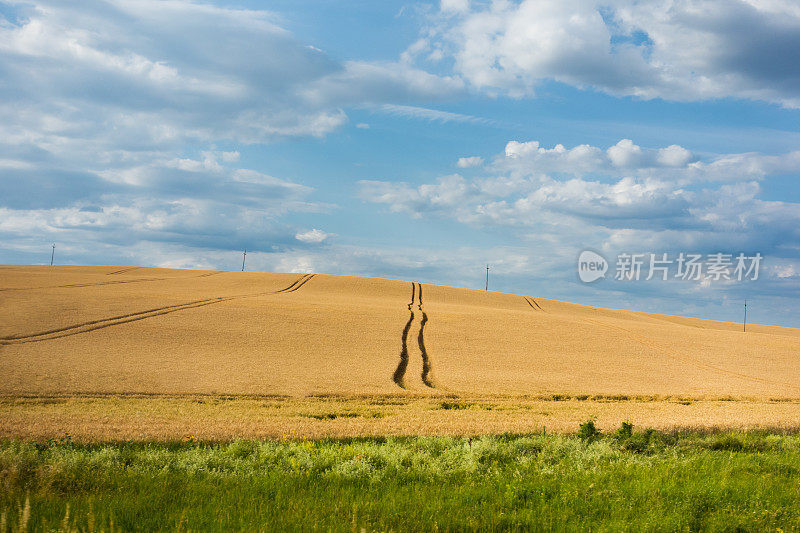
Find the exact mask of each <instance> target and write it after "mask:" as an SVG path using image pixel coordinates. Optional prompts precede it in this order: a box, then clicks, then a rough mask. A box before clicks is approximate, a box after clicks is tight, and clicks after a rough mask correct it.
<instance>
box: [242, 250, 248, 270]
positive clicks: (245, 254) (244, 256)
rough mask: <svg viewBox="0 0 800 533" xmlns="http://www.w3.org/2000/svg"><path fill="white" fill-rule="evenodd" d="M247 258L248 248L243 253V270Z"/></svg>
mask: <svg viewBox="0 0 800 533" xmlns="http://www.w3.org/2000/svg"><path fill="white" fill-rule="evenodd" d="M246 259H247V248H245V249H244V255H242V272H244V262H245V260H246Z"/></svg>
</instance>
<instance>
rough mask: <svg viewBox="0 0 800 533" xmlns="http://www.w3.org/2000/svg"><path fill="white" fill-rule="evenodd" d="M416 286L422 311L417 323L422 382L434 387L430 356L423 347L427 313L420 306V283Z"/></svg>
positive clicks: (420, 303) (420, 302)
mask: <svg viewBox="0 0 800 533" xmlns="http://www.w3.org/2000/svg"><path fill="white" fill-rule="evenodd" d="M417 287H419V299H418V301H419V305H418V307H419V310H420V311H421V312H422V320H421V321H420V323H419V335H418V336H417V342H418V343H419V352H420V353H421V354H422V376H421V377H422V382H423V383H424V384H425V386H426V387H430V388H432V389H433V388H436V386H435V385H434V384H433V376H432V375H431V372H432V370H433V368H432V365H431V358H430V356H429V355H428V350H427V349H425V324H427V323H428V314H427V313H426V312H425V310H424V309H423V308H422V283H417Z"/></svg>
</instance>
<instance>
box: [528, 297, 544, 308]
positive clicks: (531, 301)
mask: <svg viewBox="0 0 800 533" xmlns="http://www.w3.org/2000/svg"><path fill="white" fill-rule="evenodd" d="M523 298H525V301H526V302H527V303H528V305H530V306H531V308H532V309H533V310H534V311H544V309H542V307H541V306H540V305H539V303H538V302H537V301H536V300H534V299H533V298H531V297H530V296H523Z"/></svg>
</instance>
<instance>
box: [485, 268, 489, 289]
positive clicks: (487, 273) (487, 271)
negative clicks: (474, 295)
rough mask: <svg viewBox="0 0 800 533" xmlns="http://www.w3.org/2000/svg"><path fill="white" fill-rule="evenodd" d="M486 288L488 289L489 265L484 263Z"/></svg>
mask: <svg viewBox="0 0 800 533" xmlns="http://www.w3.org/2000/svg"><path fill="white" fill-rule="evenodd" d="M486 290H487V291H488V290H489V265H486Z"/></svg>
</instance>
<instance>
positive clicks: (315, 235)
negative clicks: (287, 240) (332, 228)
mask: <svg viewBox="0 0 800 533" xmlns="http://www.w3.org/2000/svg"><path fill="white" fill-rule="evenodd" d="M330 236H331V234H330V233H325V232H324V231H322V230H319V229H316V228H314V229H312V230H308V231H304V232H301V233H298V234H296V235H295V236H294V238H295V239H297V240H298V241H300V242H304V243H307V244H319V243H321V242H322V241H324V240H325V239H327V238H328V237H330Z"/></svg>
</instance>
